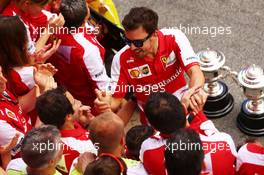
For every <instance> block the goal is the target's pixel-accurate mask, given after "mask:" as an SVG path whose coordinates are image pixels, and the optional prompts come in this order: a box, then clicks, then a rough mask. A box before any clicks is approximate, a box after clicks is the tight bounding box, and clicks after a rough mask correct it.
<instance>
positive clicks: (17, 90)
mask: <svg viewBox="0 0 264 175" xmlns="http://www.w3.org/2000/svg"><path fill="white" fill-rule="evenodd" d="M9 76H10V81H9V82H8V84H7V88H8V89H9V90H10V91H11V92H12V93H13V94H14V95H16V96H23V95H25V94H27V93H28V92H29V91H30V90H31V89H32V88H33V87H34V86H35V84H36V83H35V80H34V67H33V66H24V67H15V68H13V69H11V70H10V74H9Z"/></svg>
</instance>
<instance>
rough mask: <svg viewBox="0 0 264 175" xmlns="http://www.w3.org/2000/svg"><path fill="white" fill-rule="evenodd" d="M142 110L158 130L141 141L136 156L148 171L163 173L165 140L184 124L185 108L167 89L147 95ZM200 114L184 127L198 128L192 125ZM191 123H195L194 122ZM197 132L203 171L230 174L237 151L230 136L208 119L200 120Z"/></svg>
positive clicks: (232, 171)
mask: <svg viewBox="0 0 264 175" xmlns="http://www.w3.org/2000/svg"><path fill="white" fill-rule="evenodd" d="M183 98H187V99H188V98H189V97H188V96H186V97H185V96H183ZM144 111H145V114H146V117H147V119H148V121H149V123H150V124H151V126H152V127H153V128H154V129H156V130H157V131H159V132H158V133H157V134H155V135H154V136H152V137H150V138H148V139H146V140H145V141H144V142H143V143H142V146H141V150H140V156H139V158H140V160H141V161H142V162H143V164H144V167H145V169H146V170H147V172H148V173H149V174H152V175H166V171H165V166H164V150H165V149H166V144H165V143H166V141H167V139H168V138H170V137H171V135H172V134H173V133H174V132H177V130H178V129H181V128H184V127H185V126H186V117H185V112H184V109H183V108H182V105H181V103H180V101H179V100H178V99H177V98H176V97H175V96H173V95H171V94H169V93H167V92H163V93H161V92H158V93H153V94H151V95H150V97H149V99H148V101H147V103H146V105H145V108H144ZM202 115H203V114H202V113H198V114H197V115H196V116H194V119H193V121H190V124H189V126H188V123H187V127H190V128H197V127H193V126H192V125H193V122H194V120H195V119H196V118H198V119H199V120H201V119H202V118H203V116H202ZM196 120H197V119H196ZM194 125H198V124H197V122H195V123H194ZM196 132H197V133H199V135H200V139H201V140H202V143H203V149H204V153H205V159H204V164H205V167H204V168H203V171H202V173H203V174H208V173H211V174H214V175H233V174H234V173H235V169H234V161H235V158H236V154H237V153H236V148H235V144H234V142H233V140H232V138H231V137H230V136H229V135H228V134H225V133H222V132H219V131H218V130H217V129H216V128H215V127H214V125H213V123H212V122H211V121H210V120H201V122H200V126H199V128H198V129H197V130H196ZM185 148H186V147H185ZM188 148H189V147H187V148H186V149H188ZM183 149H184V148H183ZM222 162H225V163H222Z"/></svg>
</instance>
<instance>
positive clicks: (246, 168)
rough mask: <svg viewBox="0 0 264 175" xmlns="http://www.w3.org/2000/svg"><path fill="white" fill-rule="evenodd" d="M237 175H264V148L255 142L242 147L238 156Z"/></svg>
mask: <svg viewBox="0 0 264 175" xmlns="http://www.w3.org/2000/svg"><path fill="white" fill-rule="evenodd" d="M236 170H237V175H251V174H252V175H253V174H254V175H264V146H263V145H262V144H261V143H260V142H258V141H255V142H253V143H247V144H245V145H244V146H242V147H241V148H240V149H239V151H238V155H237V164H236Z"/></svg>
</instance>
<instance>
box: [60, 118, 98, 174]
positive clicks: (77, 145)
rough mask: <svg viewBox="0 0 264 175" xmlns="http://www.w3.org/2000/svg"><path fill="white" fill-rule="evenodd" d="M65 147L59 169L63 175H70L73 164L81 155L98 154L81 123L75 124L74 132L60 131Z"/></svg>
mask: <svg viewBox="0 0 264 175" xmlns="http://www.w3.org/2000/svg"><path fill="white" fill-rule="evenodd" d="M60 133H61V140H62V142H63V144H64V146H63V156H62V159H61V161H60V162H59V164H58V166H57V168H58V169H59V170H61V171H62V172H63V174H69V172H70V168H71V165H72V162H73V160H74V159H75V158H77V157H78V156H79V155H80V154H83V153H84V152H91V153H94V154H97V150H96V148H95V146H94V145H93V143H92V141H91V140H90V139H89V132H88V131H87V130H85V129H83V128H82V127H81V125H80V124H79V123H77V122H76V123H75V124H74V129H73V130H60Z"/></svg>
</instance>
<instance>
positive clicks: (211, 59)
mask: <svg viewBox="0 0 264 175" xmlns="http://www.w3.org/2000/svg"><path fill="white" fill-rule="evenodd" d="M197 56H198V58H199V63H200V68H201V70H202V71H203V73H204V76H205V85H204V90H205V91H206V92H207V93H208V94H209V96H208V98H207V101H206V103H205V106H204V113H205V114H206V115H207V117H208V118H219V117H223V116H225V115H227V114H228V113H229V112H231V111H232V109H233V107H234V98H233V96H232V95H231V94H230V93H229V92H228V87H227V85H226V84H225V83H224V82H222V81H220V80H221V79H223V78H225V77H226V76H227V75H228V74H230V73H231V71H230V69H229V68H228V67H227V66H224V64H225V56H224V54H223V53H222V52H220V51H215V50H211V49H209V48H207V49H204V50H202V51H200V52H198V53H197ZM220 70H224V71H226V72H227V73H226V74H225V75H224V74H221V73H220Z"/></svg>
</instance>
